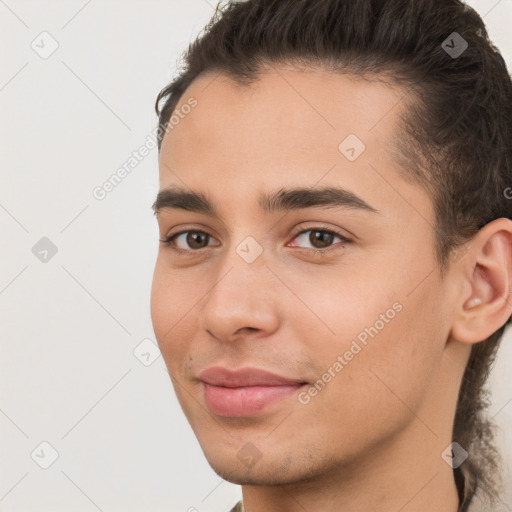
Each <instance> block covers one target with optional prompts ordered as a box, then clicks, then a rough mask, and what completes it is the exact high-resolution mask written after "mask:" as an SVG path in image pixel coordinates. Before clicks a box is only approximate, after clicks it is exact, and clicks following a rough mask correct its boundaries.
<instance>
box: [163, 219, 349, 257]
mask: <svg viewBox="0 0 512 512" xmlns="http://www.w3.org/2000/svg"><path fill="white" fill-rule="evenodd" d="M310 231H313V232H315V231H316V232H319V233H327V234H329V235H334V236H337V237H338V238H340V239H341V245H342V247H343V246H344V245H345V244H348V243H350V242H351V240H349V239H348V238H347V237H345V236H343V235H342V234H341V233H338V232H337V231H333V230H331V229H325V228H323V227H320V226H316V227H312V228H308V229H303V230H302V231H297V232H296V233H295V234H294V235H293V238H292V240H295V239H296V238H297V237H298V236H300V235H302V234H304V233H308V232H310ZM185 233H201V234H204V235H207V236H210V237H211V235H210V234H209V233H207V232H205V231H201V230H195V229H187V230H184V231H180V232H178V233H174V234H172V235H170V236H168V237H167V238H164V239H161V240H160V242H161V243H163V244H164V245H167V246H169V247H170V248H171V249H172V250H173V251H174V252H176V253H177V254H182V255H185V256H192V255H193V254H192V253H200V252H202V251H203V250H204V249H207V248H208V247H203V248H201V249H180V248H179V247H176V246H175V244H174V241H175V239H176V238H177V237H178V236H180V235H183V234H185ZM212 238H213V237H212ZM299 249H300V250H301V251H302V252H303V253H306V254H309V255H311V256H316V257H318V256H319V257H322V256H327V255H330V253H331V251H335V250H339V249H340V246H339V245H331V246H329V247H326V248H324V249H308V248H299Z"/></svg>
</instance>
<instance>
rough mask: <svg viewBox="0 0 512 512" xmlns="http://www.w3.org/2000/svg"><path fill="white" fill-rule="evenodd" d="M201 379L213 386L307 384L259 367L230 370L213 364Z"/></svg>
mask: <svg viewBox="0 0 512 512" xmlns="http://www.w3.org/2000/svg"><path fill="white" fill-rule="evenodd" d="M199 379H200V380H202V381H203V382H206V383H207V384H211V385H213V386H223V387H226V388H238V387H246V386H297V385H298V384H305V382H304V381H303V380H301V379H290V378H287V377H282V376H280V375H276V374H275V373H271V372H268V371H266V370H260V369H259V368H239V369H238V370H229V369H228V368H223V367H222V366H212V367H210V368H207V369H206V370H203V371H202V372H201V373H200V374H199Z"/></svg>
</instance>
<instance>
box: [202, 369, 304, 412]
mask: <svg viewBox="0 0 512 512" xmlns="http://www.w3.org/2000/svg"><path fill="white" fill-rule="evenodd" d="M199 378H200V380H202V381H203V390H204V398H205V401H206V403H207V405H208V407H209V408H210V410H211V411H212V412H213V413H214V414H218V415H220V416H231V417H241V416H250V415H253V414H256V413H258V412H260V411H262V410H263V409H265V408H266V407H268V406H269V405H271V404H272V403H274V402H276V401H278V400H281V399H283V398H285V397H287V396H290V395H291V394H293V393H294V392H296V391H297V390H298V389H299V388H300V387H301V386H302V385H304V384H305V382H304V381H302V380H297V379H289V378H286V377H282V376H280V375H276V374H273V373H270V372H267V371H265V370H259V369H257V368H242V369H239V370H228V369H227V368H222V367H220V366H215V367H212V368H208V369H206V370H204V371H203V372H201V373H200V375H199Z"/></svg>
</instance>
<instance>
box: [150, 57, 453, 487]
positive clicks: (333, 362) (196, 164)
mask: <svg viewBox="0 0 512 512" xmlns="http://www.w3.org/2000/svg"><path fill="white" fill-rule="evenodd" d="M402 94H403V92H402V91H399V90H397V89H393V88H391V87H388V86H385V85H384V84H381V83H377V82H364V81H356V80H355V79H354V78H351V77H347V76H334V75H329V74H327V73H324V72H319V71H315V72H313V71H307V72H306V71H302V72H300V71H297V70H291V69H285V68H283V67H281V68H278V72H275V71H272V72H266V73H264V74H262V75H261V76H260V77H259V80H258V81H257V82H256V83H254V84H253V85H251V86H245V87H243V86H240V85H236V84H235V83H234V82H233V81H231V80H230V79H229V78H227V77H223V76H218V75H205V76H203V77H201V78H199V79H197V80H196V81H195V82H193V83H192V84H191V86H190V87H189V89H187V91H186V92H185V94H184V96H183V97H182V98H181V100H180V102H179V104H178V106H177V111H179V112H182V113H183V112H186V115H182V116H179V122H178V123H175V124H174V125H173V127H172V129H170V130H169V131H168V133H167V134H166V135H165V137H164V140H163V144H162V149H161V154H160V162H159V164H160V190H161V191H164V190H166V189H173V190H174V191H175V192H179V191H184V192H187V193H194V194H201V195H202V196H203V199H207V200H208V201H209V203H210V204H209V208H206V207H205V206H206V202H205V201H203V202H199V201H192V199H191V196H188V199H187V200H186V201H185V202H183V201H182V202H180V201H179V194H174V195H172V196H170V195H169V196H168V197H167V200H166V198H165V197H162V201H161V202H159V205H158V206H159V209H158V215H157V218H158V225H159V232H160V238H161V239H165V238H167V237H170V236H173V235H177V236H175V237H174V238H173V239H172V242H171V243H170V244H165V243H161V245H160V249H159V253H158V258H157V262H156V267H155V271H154V280H153V287H152V296H151V315H152V321H153V326H154V330H155V335H156V338H157V340H158V343H159V346H160V349H161V352H162V355H163V357H164V360H165V363H166V365H167V368H168V370H169V373H170V375H171V377H172V381H173V385H174V389H175V391H176V394H177V397H178V399H179V402H180V404H181V407H182V409H183V412H184V414H185V415H186V417H187V419H188V421H189V422H190V425H191V427H192V429H193V430H194V432H195V435H196V436H197V438H198V441H199V443H200V445H201V447H202V449H203V451H204V453H205V456H206V458H207V460H208V462H209V463H210V465H211V466H212V467H213V469H214V470H215V471H216V472H217V473H218V474H219V475H221V476H222V477H223V478H225V479H226V480H229V481H231V482H234V483H238V484H279V483H290V482H298V481H301V480H304V479H307V478H308V479H310V478H314V477H316V476H319V475H321V474H324V473H327V472H329V471H331V470H333V468H335V467H338V468H339V467H342V466H343V467H349V466H350V465H351V464H355V463H356V462H358V463H361V461H362V460H363V459H364V458H365V457H366V456H367V454H370V453H372V450H375V449H378V448H379V447H381V446H384V445H385V444H386V443H387V442H389V440H390V439H392V438H393V437H394V436H396V435H398V434H399V433H400V432H403V431H405V429H406V428H407V426H408V425H410V424H411V422H413V421H414V418H415V417H414V415H413V414H411V411H414V413H415V414H418V415H423V416H421V417H428V415H429V414H430V412H431V411H428V410H426V409H425V407H428V405H426V404H429V403H430V402H429V400H430V398H429V397H430V396H431V395H432V393H434V390H435V389H437V388H438V386H439V383H438V382H437V381H436V379H437V377H436V376H437V375H438V374H437V373H436V371H437V369H438V368H439V366H440V364H441V363H440V361H441V359H442V357H443V350H444V349H445V344H446V339H447V337H448V335H449V330H450V326H449V321H448V315H447V313H446V311H447V310H448V306H447V303H448V302H449V298H450V293H449V284H447V282H446V281H444V280H441V278H440V275H439V272H438V269H437V266H436V261H435V256H434V231H433V228H432V226H433V225H434V217H433V208H432V204H431V201H430V199H429V197H428V196H427V194H426V193H425V191H423V189H421V188H420V187H419V186H416V185H413V184H412V183H409V182H406V181H405V180H404V179H403V178H402V177H401V176H400V173H399V172H398V169H397V164H396V163H395V162H394V161H393V160H392V158H391V156H390V152H389V148H390V145H391V143H392V141H393V136H394V134H395V133H396V123H397V116H398V112H399V111H400V108H401V102H400V98H401V96H402ZM191 97H193V98H195V100H196V101H197V104H195V103H194V104H195V106H194V107H193V108H192V109H188V108H186V109H183V108H182V107H183V105H185V104H187V102H189V100H190V98H191ZM180 109H181V110H180ZM350 134H352V135H350ZM349 135H350V137H349V138H348V139H347V137H348V136H349ZM361 143H363V144H364V146H365V147H364V150H363V146H362V145H361ZM295 189H297V190H298V191H297V190H296V191H295V193H293V192H289V191H292V190H295ZM328 189H336V190H337V191H338V193H334V192H333V191H331V192H330V193H329V192H328ZM326 191H327V192H326ZM340 191H341V192H340ZM279 192H281V195H279ZM276 194H277V197H275V198H274V200H273V201H264V200H263V198H268V197H272V196H274V195H276ZM200 206H201V207H200ZM213 366H222V367H225V368H228V369H240V368H249V367H250V368H258V369H263V370H266V371H268V372H272V373H274V374H277V375H279V376H282V377H285V378H288V379H293V380H296V381H297V382H299V383H305V384H302V385H300V387H299V386H297V387H294V388H292V389H291V391H290V388H288V390H287V391H286V392H283V393H281V394H279V397H278V399H275V400H274V401H266V397H268V393H266V394H265V392H264V391H261V389H260V390H257V391H256V392H253V393H252V394H251V392H249V391H248V390H247V388H246V389H245V390H244V389H239V390H235V391H233V390H231V391H229V390H226V389H225V388H224V389H221V390H219V389H218V388H216V389H214V388H211V387H208V386H206V385H205V384H204V382H202V381H201V380H200V373H201V372H202V371H203V370H205V369H207V368H209V367H213ZM206 389H209V391H208V392H207V393H205V390H206ZM273 389H274V390H275V388H273ZM281 389H283V390H284V388H281ZM252 391H254V389H253V390H252ZM217 392H218V393H217ZM259 392H261V394H260V395H258V394H257V393H259ZM273 396H274V395H273ZM212 397H213V398H212ZM215 397H216V398H217V400H215ZM397 397H399V398H400V400H398V399H397ZM274 398H275V396H274ZM404 403H405V404H407V407H404ZM263 405H264V406H263Z"/></svg>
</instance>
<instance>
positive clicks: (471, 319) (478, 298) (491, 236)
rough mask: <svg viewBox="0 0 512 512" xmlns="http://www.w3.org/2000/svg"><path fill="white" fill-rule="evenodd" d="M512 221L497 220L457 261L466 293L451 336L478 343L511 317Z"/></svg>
mask: <svg viewBox="0 0 512 512" xmlns="http://www.w3.org/2000/svg"><path fill="white" fill-rule="evenodd" d="M511 235H512V221H511V220H509V219H505V218H500V219H496V220H494V221H492V222H490V223H489V224H487V225H486V226H484V227H483V228H482V229H481V230H480V231H479V232H478V233H477V234H476V235H475V237H474V238H473V239H472V240H471V241H470V242H469V243H468V244H469V246H468V251H467V253H466V254H465V256H464V257H463V258H462V259H461V260H460V261H459V262H457V265H458V266H460V269H459V270H460V272H461V274H460V277H461V279H462V281H463V282H462V286H461V287H460V288H461V290H463V291H462V292H461V293H460V294H459V296H458V297H459V301H458V303H457V304H456V310H455V320H454V322H453V325H452V330H451V333H450V334H451V337H452V338H454V339H455V340H458V341H461V342H464V343H477V342H479V341H483V340H485V339H486V338H488V337H489V336H490V335H491V334H493V333H494V332H495V331H497V330H498V329H499V328H500V327H502V326H503V325H504V324H505V323H506V322H507V320H508V319H509V317H510V315H511V314H512V295H511V293H512V237H511Z"/></svg>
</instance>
